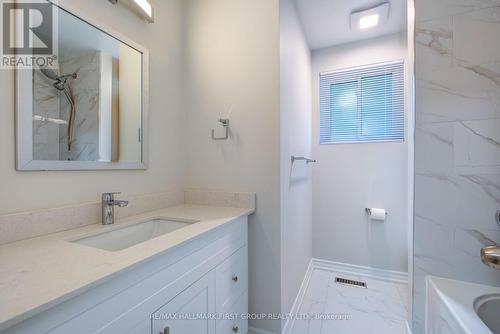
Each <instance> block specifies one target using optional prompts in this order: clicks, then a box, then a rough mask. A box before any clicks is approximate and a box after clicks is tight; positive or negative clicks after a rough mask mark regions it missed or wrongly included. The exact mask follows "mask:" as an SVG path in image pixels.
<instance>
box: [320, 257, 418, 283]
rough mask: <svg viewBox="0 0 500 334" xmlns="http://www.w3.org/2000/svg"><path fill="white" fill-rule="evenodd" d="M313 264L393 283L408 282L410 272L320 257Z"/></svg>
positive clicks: (323, 268)
mask: <svg viewBox="0 0 500 334" xmlns="http://www.w3.org/2000/svg"><path fill="white" fill-rule="evenodd" d="M312 264H313V269H322V270H328V271H335V272H339V273H344V274H351V275H357V276H363V277H368V278H373V279H378V280H383V281H388V282H393V283H402V284H408V274H407V273H403V272H400V271H394V270H385V269H378V268H372V267H365V266H358V265H354V264H347V263H341V262H334V261H328V260H320V259H313V260H312Z"/></svg>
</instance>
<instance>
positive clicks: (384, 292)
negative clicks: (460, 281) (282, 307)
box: [292, 269, 408, 334]
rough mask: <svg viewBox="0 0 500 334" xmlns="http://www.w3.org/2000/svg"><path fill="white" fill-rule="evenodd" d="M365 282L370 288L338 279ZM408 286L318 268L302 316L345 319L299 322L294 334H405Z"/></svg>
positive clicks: (314, 273)
mask: <svg viewBox="0 0 500 334" xmlns="http://www.w3.org/2000/svg"><path fill="white" fill-rule="evenodd" d="M337 276H339V277H343V278H348V279H353V280H361V281H365V282H367V284H368V288H367V289H362V288H357V287H350V286H345V285H341V284H338V283H336V282H335V277H337ZM407 289H408V287H407V285H406V284H399V283H392V282H386V281H382V280H376V279H371V278H366V277H359V276H355V275H346V274H342V273H336V272H332V271H325V270H319V269H315V270H314V271H313V273H312V275H311V281H310V283H309V286H308V288H307V291H306V293H305V296H304V299H303V302H302V305H301V307H300V310H299V315H300V314H309V315H314V314H323V315H324V316H329V315H347V316H349V317H350V318H349V319H348V320H345V317H344V319H340V320H339V319H335V320H329V319H314V318H312V319H308V320H296V321H295V323H294V326H293V329H292V333H293V334H362V333H375V334H403V333H405V322H406V319H407V314H408V293H407V291H408V290H407Z"/></svg>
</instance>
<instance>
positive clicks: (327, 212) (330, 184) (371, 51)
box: [312, 34, 408, 272]
mask: <svg viewBox="0 0 500 334" xmlns="http://www.w3.org/2000/svg"><path fill="white" fill-rule="evenodd" d="M406 56H407V45H406V38H405V37H403V34H401V35H400V34H397V35H390V36H385V37H381V38H377V39H371V40H368V41H362V42H358V43H352V44H346V45H341V46H338V47H332V48H328V49H322V50H317V51H314V52H313V54H312V64H313V86H314V89H313V97H314V98H313V101H314V102H313V105H314V108H313V110H314V112H313V154H314V158H315V159H317V160H318V163H317V164H316V165H315V166H314V169H313V256H314V257H315V258H320V259H326V260H331V261H339V262H345V263H351V264H357V265H363V266H371V267H376V268H382V269H390V270H398V271H403V272H406V271H407V270H408V268H407V262H408V258H407V254H408V252H407V251H408V249H407V245H408V242H407V224H408V223H407V190H408V181H407V177H408V146H407V143H406V142H405V143H368V144H341V145H319V132H318V129H319V106H318V101H319V98H318V96H319V89H318V86H319V73H320V72H324V71H332V70H338V69H343V68H349V67H355V66H361V65H366V64H372V63H378V62H384V61H391V60H398V59H405V58H406ZM365 207H381V208H385V209H387V210H388V212H389V216H388V218H387V221H386V222H385V223H383V224H382V223H375V224H368V223H367V219H366V214H365V211H364V209H365Z"/></svg>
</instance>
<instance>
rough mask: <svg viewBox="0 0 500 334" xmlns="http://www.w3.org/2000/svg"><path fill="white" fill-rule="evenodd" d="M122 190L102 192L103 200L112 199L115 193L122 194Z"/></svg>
mask: <svg viewBox="0 0 500 334" xmlns="http://www.w3.org/2000/svg"><path fill="white" fill-rule="evenodd" d="M120 194H121V192H111V193H104V194H102V200H103V201H112V200H113V199H114V197H115V195H120Z"/></svg>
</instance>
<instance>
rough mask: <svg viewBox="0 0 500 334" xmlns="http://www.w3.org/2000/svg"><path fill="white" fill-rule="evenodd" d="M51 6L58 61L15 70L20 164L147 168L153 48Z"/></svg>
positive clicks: (31, 167) (32, 167)
mask: <svg viewBox="0 0 500 334" xmlns="http://www.w3.org/2000/svg"><path fill="white" fill-rule="evenodd" d="M47 3H49V4H50V5H51V6H53V7H52V9H53V11H54V13H55V16H56V17H57V20H55V22H56V23H55V24H57V27H58V29H57V31H58V33H57V37H58V38H57V39H56V41H57V46H58V53H57V57H55V58H54V59H55V60H56V64H53V66H51V67H46V66H40V67H35V68H32V69H16V81H17V82H16V102H17V105H16V126H17V133H16V136H17V169H18V170H20V171H36V170H101V169H102V170H109V169H146V153H147V152H146V151H147V146H146V142H145V139H146V122H145V120H146V119H147V117H146V115H147V108H148V98H147V92H148V51H147V50H146V49H145V48H143V47H142V46H140V45H138V44H137V43H134V42H132V41H130V40H129V39H127V38H126V37H123V36H121V35H120V34H118V33H115V32H113V31H111V30H110V29H107V28H105V27H103V26H102V25H100V24H97V23H93V22H92V21H91V20H90V19H88V18H83V17H82V16H81V15H78V14H77V13H76V12H75V11H74V10H71V9H68V8H66V7H65V8H62V7H60V6H58V5H55V4H53V3H52V2H50V1H47Z"/></svg>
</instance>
